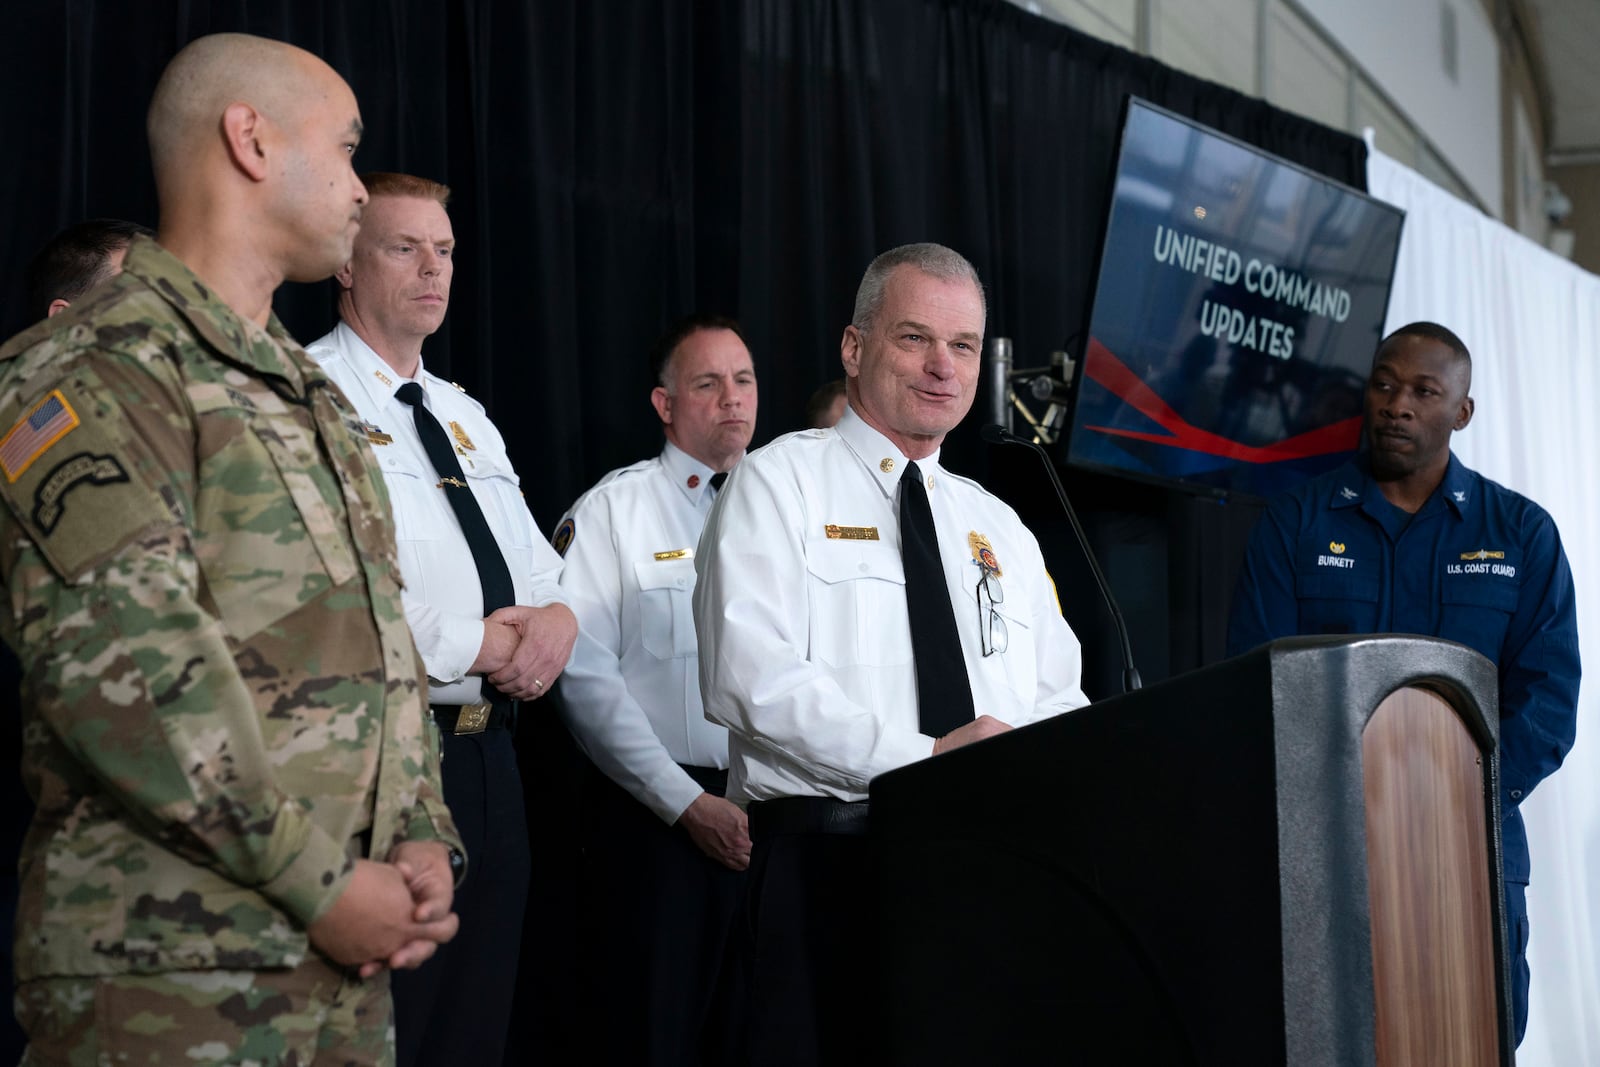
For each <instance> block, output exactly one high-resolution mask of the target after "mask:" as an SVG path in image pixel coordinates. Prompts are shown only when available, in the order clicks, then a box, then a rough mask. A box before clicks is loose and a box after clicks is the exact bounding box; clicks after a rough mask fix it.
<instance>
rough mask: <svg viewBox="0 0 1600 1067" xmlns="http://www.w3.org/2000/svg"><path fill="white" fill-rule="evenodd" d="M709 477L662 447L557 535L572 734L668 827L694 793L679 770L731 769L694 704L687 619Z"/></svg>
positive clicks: (604, 489) (579, 510) (614, 479)
mask: <svg viewBox="0 0 1600 1067" xmlns="http://www.w3.org/2000/svg"><path fill="white" fill-rule="evenodd" d="M711 474H712V471H711V469H710V468H709V467H707V466H706V465H705V464H703V463H701V462H699V461H698V460H696V459H694V458H692V457H691V456H689V455H687V454H686V453H684V452H682V451H681V450H679V449H678V448H676V447H675V446H673V445H671V444H669V445H667V446H666V449H665V451H663V452H662V453H661V455H660V456H658V457H657V458H655V459H651V460H645V461H644V462H641V463H635V464H633V465H632V466H631V467H623V468H622V469H620V470H615V471H612V472H611V473H610V474H607V475H606V476H605V477H604V478H602V479H601V480H600V482H599V483H598V484H596V485H595V487H594V488H593V489H590V490H589V491H588V492H587V493H585V494H584V495H583V496H581V497H579V498H578V501H577V503H575V504H573V506H572V510H571V511H569V512H568V513H567V516H566V517H565V518H564V519H563V520H562V523H561V525H560V526H559V527H557V538H556V543H557V544H561V543H562V542H563V541H565V542H566V544H567V547H566V552H565V566H564V567H563V569H562V573H561V585H562V589H563V591H564V592H565V593H566V596H567V602H568V604H570V605H571V607H572V610H573V613H574V614H576V615H577V617H578V628H579V629H578V643H577V645H576V646H575V647H574V648H573V650H572V661H571V662H570V663H569V664H568V665H567V670H566V673H564V674H563V675H562V676H561V694H562V697H563V705H564V710H565V714H566V717H567V725H568V726H569V727H570V728H571V730H572V733H573V736H574V737H575V738H576V739H577V741H578V744H579V745H580V746H581V747H582V748H583V750H584V751H585V752H586V753H587V754H588V755H589V758H590V759H592V760H593V761H594V762H595V765H596V766H597V767H599V768H600V770H601V771H602V772H604V773H605V774H606V776H607V777H609V778H611V779H612V780H613V781H615V782H616V783H617V784H618V785H620V786H622V787H623V788H624V789H626V790H627V791H628V792H629V793H631V794H632V795H633V796H634V798H635V799H637V800H638V801H639V802H640V803H641V804H644V805H645V806H647V807H648V808H650V810H651V811H653V812H655V813H656V815H657V816H658V817H659V818H660V819H661V820H662V821H663V822H667V823H672V822H675V821H676V820H677V818H678V816H679V815H681V814H682V813H683V811H684V809H685V808H687V807H688V806H689V805H690V803H692V802H693V801H694V799H695V798H696V797H697V796H699V795H700V793H701V788H700V786H699V785H697V784H696V783H695V781H694V779H692V778H690V777H689V776H688V775H687V774H685V773H684V771H683V768H682V767H680V766H679V764H687V765H690V766H697V767H726V766H727V765H728V732H727V730H725V729H723V728H722V727H721V726H718V725H716V724H715V723H712V722H709V721H707V719H706V717H705V714H704V711H703V709H702V706H701V701H700V677H699V665H698V651H699V648H698V644H697V643H696V641H695V630H694V617H693V614H692V612H691V609H690V600H691V597H692V595H693V593H694V583H695V573H694V550H695V545H696V543H697V542H698V541H699V540H700V531H701V529H702V528H703V527H704V526H705V522H706V516H707V515H708V514H709V513H710V511H711V502H712V499H713V497H714V495H715V494H714V493H713V492H712V490H711ZM569 523H570V527H569V525H568V524H569Z"/></svg>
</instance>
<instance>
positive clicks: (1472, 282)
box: [1367, 152, 1600, 1067]
mask: <svg viewBox="0 0 1600 1067" xmlns="http://www.w3.org/2000/svg"><path fill="white" fill-rule="evenodd" d="M1367 183H1368V187H1369V188H1370V190H1371V192H1372V195H1373V196H1375V197H1377V198H1378V199H1380V200H1385V201H1387V202H1389V203H1391V204H1394V205H1395V206H1396V207H1400V208H1403V209H1404V210H1405V212H1406V223H1405V229H1404V232H1403V236H1402V238H1401V241H1400V260H1399V263H1398V264H1397V266H1396V270H1395V282H1394V294H1393V296H1392V297H1391V299H1390V302H1389V319H1388V328H1389V329H1394V328H1395V327H1397V326H1401V325H1404V324H1405V323H1407V322H1413V321H1415V320H1418V319H1429V320H1432V321H1434V322H1438V323H1441V324H1443V325H1445V326H1448V327H1449V328H1450V329H1452V330H1454V331H1455V332H1456V333H1457V334H1459V335H1460V337H1461V339H1462V340H1464V341H1465V342H1466V343H1467V347H1468V348H1469V349H1470V350H1471V351H1472V395H1473V396H1474V397H1475V398H1476V400H1477V405H1478V407H1477V414H1476V415H1475V416H1474V417H1473V420H1472V423H1471V425H1470V426H1468V427H1467V428H1466V430H1464V431H1462V432H1460V433H1458V434H1456V436H1455V439H1454V441H1453V445H1454V448H1455V451H1456V455H1458V456H1459V457H1460V458H1461V460H1462V462H1464V463H1466V464H1467V465H1468V466H1469V467H1472V468H1474V469H1476V470H1478V471H1480V472H1481V473H1483V474H1485V475H1487V476H1488V477H1490V478H1493V479H1494V480H1495V481H1497V482H1500V483H1501V484H1502V485H1506V486H1509V487H1510V488H1512V489H1515V490H1517V491H1518V492H1520V493H1522V494H1524V495H1525V496H1528V497H1530V498H1532V499H1533V500H1535V501H1537V502H1538V503H1540V504H1542V505H1543V506H1544V507H1545V509H1546V510H1548V511H1549V512H1550V514H1551V515H1552V516H1554V518H1555V520H1556V525H1557V526H1558V527H1559V528H1560V530H1561V540H1562V544H1563V545H1564V547H1565V548H1566V552H1567V558H1568V559H1569V560H1571V562H1572V573H1573V578H1574V580H1575V581H1576V582H1577V590H1578V632H1579V639H1580V642H1581V646H1582V652H1583V661H1584V664H1585V666H1586V667H1587V668H1588V672H1589V677H1588V678H1586V679H1585V684H1584V685H1583V688H1582V692H1581V695H1580V697H1579V701H1578V741H1577V744H1576V745H1575V746H1574V748H1573V750H1572V754H1571V755H1570V756H1568V757H1567V761H1566V763H1565V764H1564V765H1563V766H1562V767H1561V769H1560V770H1558V771H1557V772H1556V773H1555V774H1554V775H1552V776H1551V777H1550V778H1548V779H1546V780H1545V782H1544V784H1543V785H1541V786H1539V788H1538V789H1537V790H1536V791H1535V792H1534V793H1533V795H1532V796H1531V797H1529V798H1528V799H1527V800H1525V801H1524V802H1523V805H1522V812H1523V816H1524V817H1525V818H1526V820H1527V824H1528V837H1529V843H1530V848H1531V850H1532V854H1533V882H1532V884H1531V885H1530V886H1529V888H1528V912H1529V923H1530V926H1531V928H1532V941H1531V944H1530V945H1529V949H1528V961H1529V965H1530V966H1531V967H1532V970H1533V986H1532V995H1531V1001H1530V1005H1529V1019H1528V1033H1527V1037H1526V1039H1525V1040H1524V1041H1523V1044H1522V1048H1521V1049H1520V1050H1519V1051H1518V1056H1517V1062H1518V1064H1519V1065H1520V1067H1571V1065H1573V1064H1600V946H1597V940H1596V939H1597V936H1600V733H1597V731H1596V727H1597V726H1600V708H1597V704H1600V697H1597V695H1596V694H1600V684H1596V683H1595V681H1593V679H1597V678H1600V423H1597V420H1596V417H1595V415H1596V409H1597V408H1600V371H1597V368H1596V363H1597V357H1600V278H1597V277H1596V276H1594V275H1592V274H1589V273H1586V272H1585V271H1582V270H1579V269H1578V268H1577V267H1575V266H1573V265H1572V264H1571V263H1568V262H1567V261H1566V260H1563V259H1561V258H1559V257H1557V256H1555V255H1552V254H1551V253H1550V252H1547V251H1546V250H1545V249H1543V248H1542V247H1540V246H1539V245H1536V244H1534V243H1533V242H1532V241H1529V240H1527V239H1526V238H1524V237H1522V236H1521V235H1519V234H1517V233H1515V232H1513V231H1512V230H1510V229H1508V228H1507V227H1505V226H1503V225H1501V224H1500V223H1498V222H1495V221H1494V220H1492V219H1490V218H1487V217H1486V216H1484V215H1483V214H1481V213H1480V212H1478V211H1477V210H1476V209H1474V208H1472V207H1469V206H1468V205H1467V204H1465V203H1463V202H1462V201H1460V200H1457V199H1456V198H1455V197H1453V196H1451V195H1450V194H1449V193H1446V192H1445V191H1444V190H1442V189H1440V188H1439V187H1438V186H1436V185H1433V184H1431V183H1430V182H1428V181H1427V180H1426V179H1424V178H1423V177H1422V176H1420V175H1419V174H1417V173H1416V172H1415V171H1412V170H1410V169H1408V168H1406V167H1404V166H1402V165H1401V164H1399V163H1397V162H1395V161H1394V160H1393V159H1390V158H1389V157H1387V156H1384V155H1382V154H1380V153H1377V152H1372V153H1371V155H1370V158H1369V162H1368V164H1367Z"/></svg>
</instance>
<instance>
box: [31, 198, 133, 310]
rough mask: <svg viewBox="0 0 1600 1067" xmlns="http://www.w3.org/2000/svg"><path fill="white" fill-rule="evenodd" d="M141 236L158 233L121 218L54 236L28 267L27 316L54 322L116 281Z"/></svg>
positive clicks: (85, 224)
mask: <svg viewBox="0 0 1600 1067" xmlns="http://www.w3.org/2000/svg"><path fill="white" fill-rule="evenodd" d="M139 236H143V237H154V236H155V231H154V230H152V229H150V227H148V226H141V225H140V224H139V223H137V222H124V221H123V220H122V219H88V220H86V221H84V222H79V223H75V224H73V225H71V226H68V227H67V228H66V229H64V230H62V231H61V232H60V233H58V234H56V235H55V236H54V237H52V238H50V241H49V242H48V243H47V244H46V245H45V246H44V247H43V248H41V249H39V251H38V253H37V254H36V255H35V256H34V257H33V259H32V260H31V261H30V262H29V263H28V275H27V284H28V295H27V302H26V305H25V306H26V307H27V309H28V313H29V314H30V315H35V316H37V317H38V318H50V317H52V316H54V315H57V314H59V313H61V312H63V311H65V310H66V309H67V308H68V307H69V306H71V304H72V302H73V301H74V300H76V299H78V298H79V297H80V296H82V295H83V294H84V293H87V292H88V291H89V290H90V289H93V288H94V287H95V286H97V285H99V284H100V283H101V282H104V281H106V280H108V279H110V278H113V277H115V276H116V275H117V274H119V273H120V272H121V271H122V257H123V256H125V255H127V253H128V244H129V242H131V241H132V240H133V239H134V238H135V237H139Z"/></svg>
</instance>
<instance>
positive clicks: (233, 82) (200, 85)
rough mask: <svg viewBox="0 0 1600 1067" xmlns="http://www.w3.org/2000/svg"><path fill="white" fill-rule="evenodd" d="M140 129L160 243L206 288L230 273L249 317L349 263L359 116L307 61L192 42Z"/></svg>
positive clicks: (255, 40)
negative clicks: (283, 291)
mask: <svg viewBox="0 0 1600 1067" xmlns="http://www.w3.org/2000/svg"><path fill="white" fill-rule="evenodd" d="M146 125H147V128H148V132H149V135H150V156H151V161H152V163H153V164H154V167H155V178H156V192H157V195H158V196H159V198H160V201H161V226H160V238H159V239H160V241H161V243H162V245H164V246H165V247H167V249H168V250H169V251H171V252H172V253H173V254H174V255H176V256H178V258H179V259H182V260H183V261H184V262H185V263H186V264H188V265H189V266H190V268H191V269H193V270H195V272H196V273H197V274H199V275H200V276H201V277H202V278H206V279H207V280H210V281H211V282H212V284H213V285H214V286H217V285H220V286H224V287H226V286H227V285H228V281H227V279H226V278H225V277H221V276H220V275H222V274H223V272H227V273H231V274H233V275H234V276H235V277H236V278H237V280H238V287H239V288H241V289H249V290H251V291H252V294H253V295H251V296H250V297H249V298H248V299H249V303H250V305H251V306H252V307H259V306H261V305H262V301H261V299H260V296H259V294H260V292H261V291H263V290H265V292H266V293H267V295H268V296H270V292H271V289H272V288H275V287H276V286H277V285H278V283H279V282H281V281H283V280H284V279H288V280H290V281H317V280H319V279H322V278H326V277H327V276H328V275H330V274H332V273H333V272H334V271H335V270H337V269H338V268H339V267H340V266H341V265H343V263H344V262H345V261H346V260H348V259H349V257H350V244H351V241H352V240H353V239H354V237H355V233H356V229H357V227H358V226H359V224H360V216H361V206H362V205H363V204H365V203H366V199H367V194H366V189H365V188H364V187H363V186H362V184H361V182H360V180H359V179H357V177H356V174H355V169H354V167H353V165H352V157H353V155H354V153H355V148H356V145H357V143H358V142H359V141H360V138H361V113H360V111H359V110H358V109H357V107H356V99H355V94H353V93H352V92H351V91H350V87H349V86H348V85H346V84H345V82H344V79H343V78H341V77H339V75H338V74H337V73H336V72H335V71H334V69H333V68H332V67H330V66H328V64H326V63H324V62H323V61H322V60H320V59H318V58H317V57H316V56H314V55H312V54H311V53H310V52H307V51H305V50H304V49H301V48H296V47H294V46H293V45H289V44H284V43H283V42H281V41H270V40H267V39H265V38H262V37H251V36H249V35H247V34H242V33H218V34H213V35H211V36H209V37H201V38H198V39H197V40H194V41H192V42H190V43H189V44H188V45H186V46H185V47H184V48H183V49H182V50H181V51H180V52H179V53H178V54H177V55H176V56H174V57H173V59H172V62H171V63H169V64H168V65H167V69H166V71H165V72H164V73H163V74H162V75H161V80H160V82H158V83H157V85H156V91H155V95H154V96H153V97H152V98H151V101H150V111H149V115H148V117H147V119H146Z"/></svg>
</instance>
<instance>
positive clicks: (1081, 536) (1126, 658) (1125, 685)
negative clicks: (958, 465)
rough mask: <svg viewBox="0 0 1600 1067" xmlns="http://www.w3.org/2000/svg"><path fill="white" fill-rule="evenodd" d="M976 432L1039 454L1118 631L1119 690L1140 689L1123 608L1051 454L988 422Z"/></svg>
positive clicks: (989, 439) (998, 441)
mask: <svg viewBox="0 0 1600 1067" xmlns="http://www.w3.org/2000/svg"><path fill="white" fill-rule="evenodd" d="M979 433H981V434H982V435H983V439H984V440H985V441H988V442H989V443H990V444H992V445H1022V446H1023V447H1024V448H1031V449H1032V450H1033V451H1035V452H1037V453H1038V454H1039V459H1040V460H1041V461H1042V462H1043V463H1044V469H1045V473H1046V474H1048V475H1050V485H1051V486H1052V487H1053V488H1054V489H1055V491H1056V499H1057V500H1059V501H1060V502H1061V510H1062V511H1064V512H1066V513H1067V521H1068V522H1069V523H1071V524H1072V533H1073V535H1074V536H1075V537H1077V539H1078V547H1079V548H1081V549H1082V550H1083V557H1084V559H1086V560H1088V561H1089V573H1090V574H1093V575H1094V582H1095V585H1097V586H1099V588H1100V599H1101V600H1103V601H1104V602H1105V605H1106V607H1107V609H1109V610H1110V612H1111V621H1112V623H1113V624H1114V625H1115V626H1116V628H1117V640H1118V641H1119V642H1121V644H1122V691H1123V692H1124V693H1131V692H1133V691H1134V690H1135V689H1138V688H1140V687H1141V686H1142V685H1143V682H1141V681H1140V680H1139V670H1138V668H1137V667H1135V666H1134V665H1133V644H1132V643H1131V642H1130V641H1129V640H1128V623H1127V621H1126V620H1125V619H1123V617H1122V609H1121V608H1120V607H1118V606H1117V599H1116V597H1114V596H1112V595H1111V586H1110V585H1109V584H1108V583H1107V582H1106V576H1105V572H1104V571H1102V570H1101V569H1100V561H1099V560H1097V559H1096V558H1095V555H1094V550H1093V549H1092V548H1090V547H1089V538H1088V535H1086V534H1085V533H1084V532H1083V526H1082V524H1080V523H1079V522H1078V513H1077V512H1075V511H1073V510H1072V502H1071V501H1069V500H1068V499H1067V491H1066V489H1065V488H1064V487H1063V486H1062V484H1061V476H1060V475H1058V474H1057V473H1056V465H1055V464H1054V463H1052V462H1051V461H1050V453H1048V452H1046V451H1045V450H1044V448H1043V447H1042V446H1040V444H1039V443H1038V442H1037V441H1034V440H1033V439H1032V438H1028V437H1023V436H1022V435H1020V434H1015V433H1012V432H1011V431H1010V430H1008V429H1006V428H1005V427H1004V426H1000V425H996V424H993V423H989V424H986V425H984V426H983V428H982V429H981V430H980V431H979Z"/></svg>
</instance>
